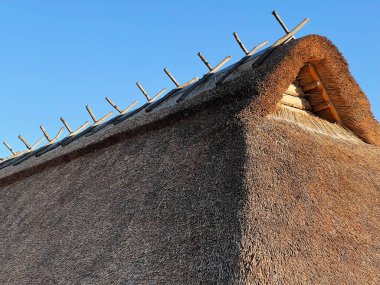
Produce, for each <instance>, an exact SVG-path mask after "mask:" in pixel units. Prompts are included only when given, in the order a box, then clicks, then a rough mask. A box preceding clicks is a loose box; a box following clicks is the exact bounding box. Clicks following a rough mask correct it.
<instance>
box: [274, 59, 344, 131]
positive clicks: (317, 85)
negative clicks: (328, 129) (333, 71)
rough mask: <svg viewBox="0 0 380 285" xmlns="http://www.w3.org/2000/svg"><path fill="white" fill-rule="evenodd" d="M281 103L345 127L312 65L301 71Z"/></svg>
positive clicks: (308, 64)
mask: <svg viewBox="0 0 380 285" xmlns="http://www.w3.org/2000/svg"><path fill="white" fill-rule="evenodd" d="M281 103H282V104H283V105H286V106H290V107H292V108H296V109H298V110H303V111H307V112H309V113H312V114H314V115H316V116H318V117H320V118H322V119H325V120H327V121H329V122H331V123H337V124H339V125H341V126H344V124H343V121H342V119H341V118H340V116H339V114H338V112H337V110H336V108H335V106H334V103H333V102H332V100H331V98H330V96H329V94H328V92H327V90H326V88H325V86H324V85H323V83H322V81H321V79H320V77H319V75H318V73H317V71H316V69H315V68H314V67H313V65H311V64H310V63H307V64H306V65H305V66H304V67H303V68H302V69H301V71H300V73H299V75H298V76H297V80H296V81H295V82H294V83H293V84H291V85H290V86H289V87H288V89H287V90H286V91H285V92H284V95H283V98H282V99H281Z"/></svg>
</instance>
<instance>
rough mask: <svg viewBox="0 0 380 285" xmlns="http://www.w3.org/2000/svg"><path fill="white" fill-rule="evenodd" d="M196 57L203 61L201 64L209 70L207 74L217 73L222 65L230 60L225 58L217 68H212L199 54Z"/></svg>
mask: <svg viewBox="0 0 380 285" xmlns="http://www.w3.org/2000/svg"><path fill="white" fill-rule="evenodd" d="M198 56H199V57H200V59H201V60H202V61H203V63H204V64H205V65H206V66H207V68H208V69H209V70H210V71H209V73H215V72H217V71H218V70H219V69H220V68H221V67H222V66H223V65H224V64H226V63H227V61H229V60H230V59H231V56H227V57H226V58H225V59H223V60H222V61H221V62H219V63H218V65H217V66H215V67H214V68H212V67H211V65H210V64H209V63H208V61H207V60H206V58H205V57H204V56H203V55H202V54H201V52H198Z"/></svg>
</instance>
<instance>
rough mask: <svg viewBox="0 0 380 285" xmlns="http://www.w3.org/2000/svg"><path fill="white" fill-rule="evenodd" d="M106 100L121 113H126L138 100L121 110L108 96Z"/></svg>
mask: <svg viewBox="0 0 380 285" xmlns="http://www.w3.org/2000/svg"><path fill="white" fill-rule="evenodd" d="M106 100H107V102H108V103H110V105H111V106H112V107H114V108H115V110H116V111H118V112H119V113H120V114H122V115H123V114H125V113H127V112H128V111H129V110H130V109H132V108H133V106H135V105H136V104H137V101H134V102H133V103H132V104H131V105H129V106H128V107H127V108H125V109H124V110H121V109H120V108H119V107H118V106H117V105H116V104H115V103H114V102H113V101H112V100H111V99H110V98H108V97H106Z"/></svg>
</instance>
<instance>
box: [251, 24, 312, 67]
mask: <svg viewBox="0 0 380 285" xmlns="http://www.w3.org/2000/svg"><path fill="white" fill-rule="evenodd" d="M307 22H309V18H305V19H304V20H303V21H302V22H301V23H299V24H298V25H297V26H296V27H295V28H294V29H293V30H291V31H290V32H289V33H288V34H286V35H285V36H283V37H282V38H280V39H278V40H277V41H276V42H275V43H274V44H272V45H271V46H270V48H268V49H267V50H266V51H265V52H264V53H263V54H262V55H260V57H259V59H258V60H256V61H255V62H254V63H253V64H252V67H253V68H256V67H257V66H259V65H260V64H261V63H262V62H263V61H264V60H265V59H266V58H267V57H268V56H269V55H270V54H271V53H272V52H273V50H274V49H275V48H276V47H277V46H279V45H281V44H283V43H285V42H287V41H288V40H289V39H290V38H291V37H293V36H294V35H295V34H296V33H297V32H298V31H299V30H300V29H302V28H303V26H305V25H306V24H307Z"/></svg>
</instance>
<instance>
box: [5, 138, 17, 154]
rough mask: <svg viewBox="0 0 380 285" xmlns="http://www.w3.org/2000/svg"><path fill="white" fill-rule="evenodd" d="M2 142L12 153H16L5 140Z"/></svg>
mask: <svg viewBox="0 0 380 285" xmlns="http://www.w3.org/2000/svg"><path fill="white" fill-rule="evenodd" d="M3 144H4V145H5V147H6V148H7V149H8V150H9V151H10V152H11V153H12V154H13V155H16V152H15V151H14V150H13V148H12V147H11V146H10V145H9V144H8V143H7V142H6V141H3Z"/></svg>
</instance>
